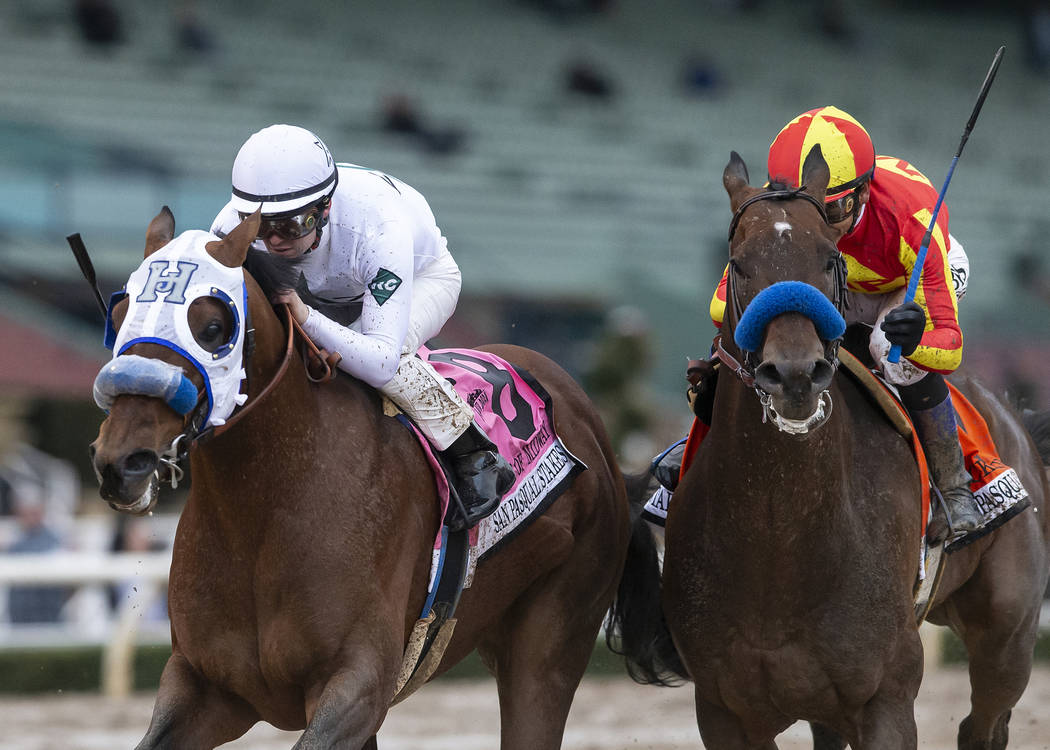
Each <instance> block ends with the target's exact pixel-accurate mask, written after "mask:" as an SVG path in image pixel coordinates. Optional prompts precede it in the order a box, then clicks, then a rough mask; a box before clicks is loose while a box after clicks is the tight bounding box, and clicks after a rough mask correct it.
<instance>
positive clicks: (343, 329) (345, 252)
mask: <svg viewBox="0 0 1050 750" xmlns="http://www.w3.org/2000/svg"><path fill="white" fill-rule="evenodd" d="M260 208H261V212H262V223H261V225H260V228H259V234H258V239H257V240H256V243H255V244H256V246H257V247H258V248H260V249H262V248H263V247H265V249H266V251H268V252H270V253H272V254H275V255H279V256H281V257H284V258H289V259H294V258H298V259H300V265H299V268H300V270H301V271H302V274H303V276H304V277H305V281H306V284H307V287H308V288H309V291H310V293H311V295H313V296H314V297H315V298H316V299H318V300H322V301H324V302H325V303H326V306H325V310H326V312H322V311H320V310H318V309H314V308H313V307H310V306H308V305H307V304H305V303H304V302H303V301H302V299H301V298H300V297H299V295H298V293H297V292H296V291H287V292H285V293H283V294H281V295H280V296H279V297H278V298H276V299H275V300H274V301H276V302H285V303H287V304H288V305H289V307H290V308H291V311H292V315H293V316H294V317H295V319H296V320H297V321H298V322H299V323H300V324H301V325H302V327H303V330H304V331H306V333H307V335H308V336H309V337H310V338H311V339H313V341H314V342H316V343H317V344H319V345H320V346H322V347H324V348H325V349H327V350H329V351H331V352H338V353H339V354H340V355H341V357H342V359H341V361H340V362H339V368H340V369H342V370H345V371H346V372H348V373H349V374H351V375H353V376H354V377H356V378H358V379H360V380H362V381H364V382H365V383H368V384H369V385H371V386H373V387H374V388H376V389H377V390H378V391H379V392H380V393H382V394H383V395H385V396H386V397H388V398H389V399H390V400H391V401H393V402H394V403H395V404H396V405H397V406H398V408H400V409H401V410H402V411H403V412H404V413H405V414H406V415H408V416H409V418H411V420H412V421H413V423H414V424H415V425H416V426H417V427H418V428H419V429H420V431H421V432H422V433H423V434H424V435H425V436H426V437H427V439H428V440H429V441H430V442H431V444H432V445H433V446H434V447H435V448H436V449H437V450H438V451H440V452H442V454H443V456H444V457H445V458H447V459H448V461H447V463H448V464H449V465H450V466H451V468H452V471H453V473H454V477H453V485H454V487H455V490H456V492H457V494H458V495H459V498H460V500H461V501H462V504H463V508H462V509H461V512H460V513H459V514H458V516H453V518H451V519H450V526H451V527H452V528H453V529H457V528H465V527H469V526H473V525H475V524H476V523H477V522H478V521H479V520H481V519H482V518H484V517H485V516H487V515H489V514H490V513H492V512H493V511H494V510H495V509H496V507H497V506H498V505H499V501H500V499H501V497H502V496H503V494H504V493H505V492H506V491H507V489H508V488H509V487H510V485H511V483H512V482H513V479H514V472H513V469H511V467H510V465H509V464H508V463H507V461H506V460H505V459H504V458H503V457H501V456H500V455H499V453H498V452H497V451H496V449H495V446H494V445H493V443H492V442H491V441H490V440H489V439H488V437H487V436H486V435H485V434H484V432H483V431H482V430H481V428H480V427H479V426H478V425H477V423H476V422H474V418H473V410H472V409H471V408H470V406H469V405H467V403H466V402H464V401H463V399H462V398H461V397H460V396H459V395H458V394H457V393H456V392H455V391H454V390H453V389H452V387H451V385H450V384H449V383H448V382H447V381H446V380H445V379H444V378H442V377H440V376H439V375H438V374H437V373H436V372H435V371H434V369H433V367H431V366H430V364H428V363H427V362H426V361H425V360H423V359H420V358H419V357H418V356H417V355H416V352H417V351H418V349H419V347H420V346H421V345H423V344H424V343H426V341H427V340H428V339H430V338H432V337H433V336H435V335H437V333H438V332H439V331H440V330H441V327H442V326H443V325H444V324H445V321H447V320H448V319H449V317H451V315H452V312H453V311H454V310H455V308H456V302H457V301H458V299H459V292H460V285H461V278H460V271H459V267H458V266H457V265H456V262H455V261H454V260H453V258H452V255H451V254H450V253H449V250H448V246H447V240H446V239H445V237H444V236H442V234H441V230H440V229H439V228H438V226H437V224H436V223H435V220H434V214H433V213H432V211H431V210H430V206H429V205H428V204H427V202H426V199H425V198H424V197H423V196H422V195H421V194H420V193H419V192H417V191H416V190H414V189H413V188H412V187H410V186H409V185H406V184H405V183H403V182H401V181H400V180H397V179H395V178H393V177H390V176H389V175H386V174H383V173H382V172H378V171H375V170H371V169H367V168H364V167H359V166H355V165H350V164H336V163H335V160H334V159H333V158H332V155H331V153H330V152H329V150H328V147H327V146H325V144H324V143H323V142H322V141H321V139H320V138H318V137H317V136H316V135H314V134H313V133H311V132H310V131H308V130H304V129H303V128H300V127H295V126H291V125H271V126H270V127H267V128H264V129H263V130H260V131H259V132H257V133H255V134H254V135H252V136H251V137H250V138H249V139H248V140H247V141H246V142H245V143H244V145H243V146H242V147H241V149H240V151H239V152H238V154H237V157H236V159H235V160H234V163H233V195H232V198H231V200H230V202H229V203H227V204H226V206H225V207H224V208H223V209H222V210H221V211H220V212H219V214H218V215H217V216H216V217H215V221H214V222H213V224H212V231H213V232H214V233H215V234H218V235H219V236H223V235H225V234H226V233H228V232H229V231H231V230H232V229H233V228H234V227H235V226H237V224H238V223H239V222H240V221H241V220H242V219H243V218H244V217H245V216H247V215H249V214H251V213H253V212H255V211H256V210H258V209H260ZM327 303H331V305H332V308H331V309H332V310H337V309H341V310H342V311H343V313H346V311H348V310H349V311H352V312H350V314H349V315H346V314H343V315H336V314H334V313H333V312H330V311H328V307H327ZM335 318H339V319H338V320H337V319H335ZM459 516H462V517H459Z"/></svg>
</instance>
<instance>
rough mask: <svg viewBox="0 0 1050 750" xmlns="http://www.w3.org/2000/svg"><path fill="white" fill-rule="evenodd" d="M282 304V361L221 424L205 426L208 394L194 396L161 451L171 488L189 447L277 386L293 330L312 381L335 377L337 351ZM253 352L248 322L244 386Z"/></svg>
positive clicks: (242, 414) (292, 341) (244, 412)
mask: <svg viewBox="0 0 1050 750" xmlns="http://www.w3.org/2000/svg"><path fill="white" fill-rule="evenodd" d="M281 307H282V308H283V310H284V317H285V328H286V329H287V331H288V333H287V335H286V337H285V346H284V356H283V357H282V358H281V364H280V365H279V366H278V368H277V372H275V373H274V375H273V377H272V378H270V382H268V383H267V384H266V386H265V387H264V388H263V389H262V391H260V392H259V395H257V396H256V397H255V398H253V399H249V400H248V401H246V402H245V403H244V405H243V406H239V407H237V409H236V410H235V411H234V412H233V414H232V415H231V416H230V418H229V419H227V420H226V421H225V422H224V423H223V424H221V425H217V426H212V427H205V426H204V424H205V420H206V418H207V413H208V396H207V393H206V392H205V391H203V390H202V391H201V392H200V394H199V396H198V398H197V406H196V407H195V408H194V410H193V411H191V412H190V413H189V414H188V415H187V416H186V418H185V419H184V421H183V429H182V432H180V433H179V434H178V435H176V436H175V439H174V440H172V442H171V445H169V446H168V448H167V450H165V451H164V452H163V453H162V454H161V455H160V463H161V465H162V466H163V467H164V468H165V469H167V472H168V476H167V479H162V480H161V481H165V482H168V483H169V484H170V485H171V488H172V489H175V488H177V487H178V483H179V481H180V480H181V479H182V477H183V475H184V472H183V469H182V467H181V466H180V465H179V464H180V462H181V461H182V460H183V459H185V458H186V456H187V455H189V452H190V450H191V449H192V448H194V447H195V446H197V445H200V444H202V443H206V442H207V441H209V440H211V439H212V438H214V437H217V436H219V435H221V434H222V433H224V432H226V431H227V430H229V429H230V428H231V427H233V426H234V425H235V424H237V423H238V422H239V421H241V419H243V418H244V417H245V415H247V414H248V413H249V412H251V411H252V409H254V408H255V406H257V405H258V404H260V403H262V402H263V401H264V400H265V399H266V398H267V396H269V395H270V393H271V392H273V391H274V389H276V388H277V386H278V385H279V384H280V382H281V381H282V380H283V379H284V376H285V374H286V373H287V372H288V367H289V364H290V363H291V361H292V357H293V354H294V350H295V336H296V334H298V335H299V338H300V340H301V341H302V342H303V345H304V347H305V348H306V350H307V360H308V366H307V377H308V378H310V380H312V381H313V382H315V383H322V382H326V381H328V380H331V379H332V378H333V377H335V365H336V363H337V362H338V355H331V356H330V355H328V353H327V352H325V351H324V350H323V349H318V348H317V346H316V345H315V344H314V343H313V342H312V341H311V340H310V338H309V337H308V336H307V335H306V333H305V332H304V331H303V329H302V327H301V326H300V325H299V323H298V321H296V319H295V318H294V317H293V316H292V312H291V308H289V307H288V305H281ZM254 352H255V329H254V328H252V327H251V326H250V325H248V329H247V331H246V338H245V343H244V355H243V362H242V365H243V368H244V371H245V373H246V377H245V381H244V382H245V386H247V384H248V377H247V373H249V372H251V358H252V355H253V354H254ZM332 356H334V357H336V359H333V358H332Z"/></svg>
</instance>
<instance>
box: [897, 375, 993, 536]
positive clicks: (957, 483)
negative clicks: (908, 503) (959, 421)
mask: <svg viewBox="0 0 1050 750" xmlns="http://www.w3.org/2000/svg"><path fill="white" fill-rule="evenodd" d="M909 414H910V415H911V419H912V422H913V423H914V425H915V429H916V430H917V431H918V434H919V441H920V442H921V443H922V449H923V451H924V452H925V454H926V463H927V464H928V465H929V467H930V473H931V474H932V475H933V481H934V483H935V484H936V485H937V489H939V490H940V492H941V497H942V498H944V504H945V506H946V507H945V511H946V513H947V516H948V517H947V518H945V517H944V515H943V514H941V513H935V514H934V516H933V520H932V521H930V525H929V527H928V528H927V529H926V537H927V539H929V540H930V541H934V542H940V541H941V540H942V539H944V538H945V537H946V536H947V534H948V530H949V525H950V528H951V532H952V534H953V536H955V537H959V538H961V537H963V536H965V535H967V534H969V533H971V532H974V531H977V530H978V529H980V528H981V526H982V521H983V517H982V514H981V512H980V510H979V509H978V507H977V503H976V502H975V501H974V497H973V492H972V491H971V490H970V481H971V476H970V472H968V471H967V470H966V462H965V459H964V458H963V452H962V447H961V446H960V445H959V433H958V430H957V428H956V422H955V409H954V408H953V407H952V399H951V395H947V396H945V398H944V400H943V401H941V402H940V403H939V404H937V405H936V406H934V407H932V408H929V409H913V410H910V411H909Z"/></svg>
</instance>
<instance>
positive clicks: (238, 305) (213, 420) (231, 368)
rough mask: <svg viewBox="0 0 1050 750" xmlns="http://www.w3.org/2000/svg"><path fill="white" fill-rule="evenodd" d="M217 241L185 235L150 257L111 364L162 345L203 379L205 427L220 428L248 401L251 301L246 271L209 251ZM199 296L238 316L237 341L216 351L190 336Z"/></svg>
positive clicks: (135, 285) (131, 295) (133, 290)
mask: <svg viewBox="0 0 1050 750" xmlns="http://www.w3.org/2000/svg"><path fill="white" fill-rule="evenodd" d="M212 241H215V242H218V241H219V238H218V237H216V236H215V235H213V234H211V233H210V232H202V231H199V230H191V231H187V232H183V233H182V234H180V235H179V236H178V237H176V238H175V239H174V240H172V241H171V242H169V243H168V244H167V245H165V246H164V247H162V248H161V249H160V250H157V251H156V252H155V253H152V254H151V255H149V256H147V257H146V258H145V260H143V261H142V264H141V265H140V266H139V267H138V269H136V270H135V272H134V273H133V274H131V277H130V278H129V279H128V283H127V293H128V312H127V315H126V316H125V317H124V322H123V323H122V324H121V326H120V331H118V332H117V337H116V342H115V343H114V346H113V354H114V357H113V361H112V363H111V364H115V365H120V364H121V362H122V360H123V359H127V358H126V357H123V356H122V352H124V351H126V350H127V349H128V348H129V347H130V346H132V345H133V344H137V343H139V342H151V343H155V344H162V345H163V346H166V347H168V348H169V349H172V350H173V351H175V352H178V353H179V354H181V355H182V356H183V357H185V358H186V359H188V360H189V361H190V362H191V363H192V364H193V366H194V367H195V368H196V369H197V371H198V372H200V374H201V375H202V377H203V378H204V386H205V389H206V390H207V395H208V402H209V404H208V405H209V410H208V415H207V422H206V424H208V425H210V426H217V425H221V424H223V423H224V422H225V421H226V419H227V418H228V417H229V416H230V414H232V413H233V410H234V408H236V406H238V405H240V404H243V403H244V402H245V400H247V396H246V395H245V394H242V393H241V392H240V389H241V381H242V380H243V379H244V378H245V373H244V369H243V362H242V357H243V353H244V339H245V328H246V322H247V317H246V316H247V309H248V300H247V289H246V287H245V285H244V271H243V270H242V269H241V268H230V267H229V266H225V265H223V264H222V263H220V262H219V261H217V260H215V258H213V257H212V256H211V255H210V254H209V253H208V251H207V250H206V249H205V245H207V244H208V243H209V242H212ZM200 297H215V298H216V299H218V300H220V301H221V302H223V303H224V304H225V305H226V306H227V307H228V308H229V310H230V313H231V314H232V315H233V325H234V330H233V333H232V336H231V337H230V339H229V341H227V342H226V343H225V344H223V346H221V347H219V348H218V349H217V350H215V351H214V352H209V351H207V350H205V349H204V348H203V347H201V345H200V344H198V343H197V340H196V339H195V338H194V337H193V333H192V331H190V326H189V319H188V317H187V313H188V311H189V307H190V303H192V302H193V301H194V300H196V299H198V298H200ZM129 365H130V363H129ZM104 408H105V407H104Z"/></svg>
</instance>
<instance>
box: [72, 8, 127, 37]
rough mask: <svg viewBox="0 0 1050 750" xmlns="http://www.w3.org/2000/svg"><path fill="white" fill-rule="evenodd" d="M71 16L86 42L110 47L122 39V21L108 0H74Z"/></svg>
mask: <svg viewBox="0 0 1050 750" xmlns="http://www.w3.org/2000/svg"><path fill="white" fill-rule="evenodd" d="M73 18H74V20H75V21H76V24H77V28H78V29H79V30H80V35H81V36H82V37H83V38H84V41H86V42H87V43H88V44H92V45H94V46H96V47H100V48H110V47H113V46H115V45H117V44H120V43H122V42H123V41H124V22H123V18H122V16H121V14H120V11H119V10H118V9H117V7H116V6H115V5H114V4H113V3H111V2H109V0H74V3H73Z"/></svg>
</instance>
